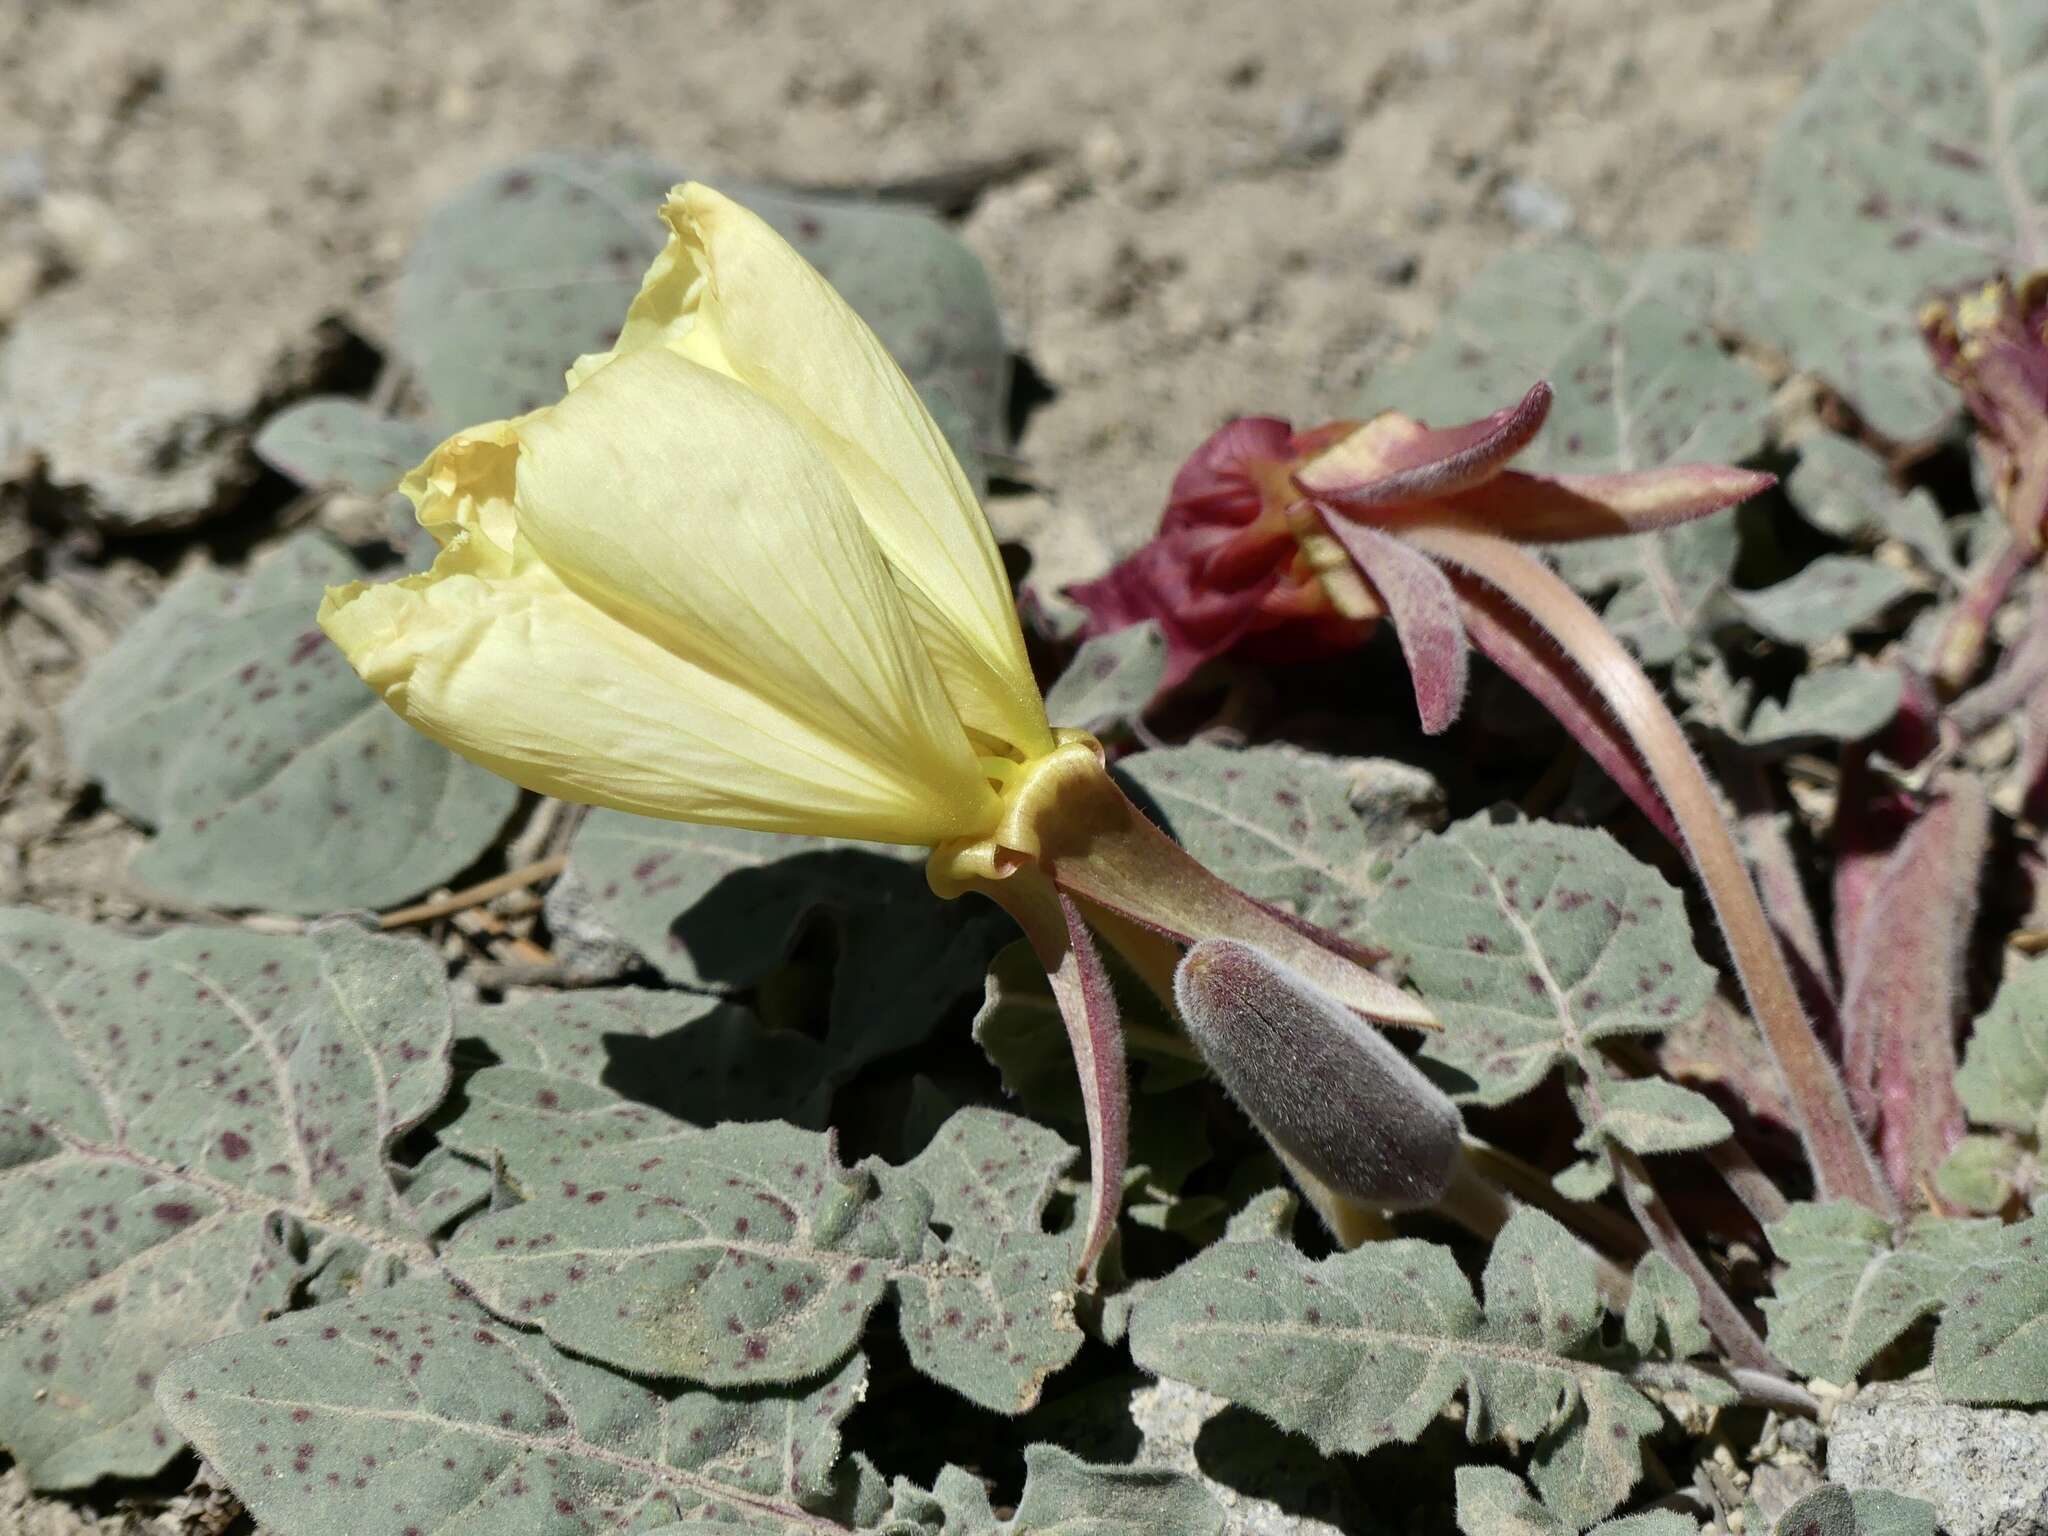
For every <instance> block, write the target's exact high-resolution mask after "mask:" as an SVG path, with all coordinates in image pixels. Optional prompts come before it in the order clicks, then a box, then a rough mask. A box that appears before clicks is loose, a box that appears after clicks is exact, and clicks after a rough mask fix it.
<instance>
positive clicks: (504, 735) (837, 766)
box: [320, 532, 993, 845]
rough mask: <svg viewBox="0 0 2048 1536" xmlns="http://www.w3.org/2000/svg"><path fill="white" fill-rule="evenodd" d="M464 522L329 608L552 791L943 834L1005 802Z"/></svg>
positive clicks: (728, 820)
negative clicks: (711, 666) (417, 561)
mask: <svg viewBox="0 0 2048 1536" xmlns="http://www.w3.org/2000/svg"><path fill="white" fill-rule="evenodd" d="M481 544H482V541H481V540H479V538H478V537H477V536H476V535H475V534H472V533H467V532H463V533H458V534H456V535H454V536H453V538H452V540H451V542H450V544H449V545H448V547H447V548H446V549H444V550H443V552H442V554H441V557H440V559H439V560H437V561H436V562H435V565H434V569H433V570H432V571H431V572H428V573H427V574H425V575H421V576H412V577H408V578H406V579H404V580H402V581H397V582H391V583H386V584H384V585H371V584H368V583H362V582H358V583H356V584H354V585H352V586H348V587H338V588H335V589H334V590H333V591H332V592H330V593H329V594H328V598H327V601H326V602H325V603H323V604H322V605H321V609H320V624H321V627H322V628H323V629H325V630H326V631H327V633H328V634H329V635H330V636H332V637H333V639H334V640H335V642H336V643H337V644H338V645H340V647H341V648H342V650H343V651H344V652H345V653H346V654H347V655H348V658H349V660H350V661H351V662H352V663H353V664H354V666H355V668H356V670H357V671H358V672H359V673H361V674H362V676H363V679H364V681H365V682H367V683H369V685H370V686H371V687H372V688H374V689H376V690H377V692H378V693H379V694H380V695H381V696H382V697H383V699H384V701H385V702H386V703H387V704H389V705H390V706H391V708H393V709H394V710H396V711H397V712H398V713H399V714H400V715H401V716H402V717H404V718H405V719H406V720H407V721H408V722H410V723H411V724H412V725H413V726H415V727H416V728H417V729H419V730H420V731H422V732H423V733H424V734H426V735H428V736H430V737H432V738H433V739H434V740H436V741H439V742H441V743H443V744H444V745H446V746H448V747H450V748H451V749H453V750H454V751H456V752H458V753H460V754H461V755H462V756H464V757H466V758H468V759H470V760H471V761H472V762H476V763H480V764H482V765H483V766H484V767H486V768H488V769H490V770H492V771H493V772H495V773H499V774H502V775H503V776H504V777H506V778H508V779H511V780H512V781H513V782H515V783H518V784H521V785H524V786H525V787H526V788H528V789H533V790H538V791H540V792H541V793H543V794H551V795H558V796H560V797H562V798H563V799H567V800H575V801H579V802H583V803H586V804H592V805H603V806H609V807H612V808H613V809H616V810H622V811H631V812H634V813H636V814H639V815H643V816H660V817H668V818H671V819H675V820H682V821H698V822H712V823H716V824H719V825H723V826H735V827H751V828H755V829H758V830H761V831H769V832H798V833H809V834H813V835H818V836H837V837H852V838H864V839H872V840H876V841H884V842H902V843H914V844H927V845H928V844H933V843H937V842H939V841H941V840H943V839H945V838H946V837H949V836H953V835H957V834H958V832H959V830H960V829H966V828H973V827H978V826H982V825H985V824H986V823H987V822H988V821H989V820H990V819H991V818H992V814H993V813H992V808H991V805H990V803H989V802H991V801H992V800H993V796H992V795H991V793H990V791H989V790H988V788H987V785H986V784H985V783H984V782H982V781H980V780H977V779H969V780H967V781H965V782H960V781H957V780H956V781H954V782H951V783H948V784H933V783H931V782H929V781H928V780H927V779H926V778H925V777H923V775H922V774H921V772H920V771H919V770H918V767H917V766H916V765H914V764H912V763H910V762H906V761H902V760H893V761H892V760H891V759H889V758H887V757H884V756H881V755H878V754H877V753H875V752H873V751H870V750H856V749H853V748H850V747H849V746H848V745H847V744H846V743H845V742H844V741H841V740H837V739H834V738H833V737H832V736H831V735H830V734H828V733H826V732H823V731H821V730H819V729H818V727H817V724H816V722H815V721H813V720H811V719H809V718H806V717H804V716H801V715H795V714H791V713H790V712H788V711H785V710H780V709H778V708H776V707H775V706H773V705H771V704H770V703H768V702H766V701H764V700H763V699H761V698H759V697H758V696H756V695H754V694H753V693H751V692H749V690H748V689H747V688H746V687H745V686H743V685H741V684H737V683H734V682H731V681H728V680H726V679H723V678H720V677H717V676H715V675H713V674H712V673H710V672H707V671H706V670H704V669H703V668H702V667H699V666H696V665H693V664H692V663H690V662H688V661H685V660H684V659H682V658H681V657H678V656H676V655H675V654H674V653H672V652H671V651H669V650H667V649H666V648H665V647H663V646H662V645H660V644H658V643H656V642H655V641H654V640H652V639H650V638H648V637H647V636H645V635H642V634H640V633H637V632H636V631H634V630H632V629H630V628H628V627H627V626H625V625H623V624H620V623H618V622H617V621H616V620H614V619H612V618H611V617H609V616H608V615H606V614H605V613H604V612H602V611H601V610H599V609H598V608H596V607H594V606H592V605H591V604H590V603H588V602H586V601H584V600H583V599H582V598H581V597H579V596H577V595H576V594H575V593H574V592H572V591H570V590H569V589H568V588H567V587H566V586H564V585H563V584H562V583H561V582H560V581H559V580H558V579H556V577H555V576H554V575H553V573H552V572H550V571H549V570H548V569H547V568H546V567H545V566H544V565H541V564H539V563H538V562H530V563H528V564H527V565H526V567H525V569H524V570H523V571H522V572H521V574H519V575H518V576H516V577H507V576H503V575H494V574H491V572H492V570H493V569H494V568H496V567H497V566H498V565H500V563H501V562H500V560H499V558H498V555H497V554H496V553H495V552H494V551H491V550H490V549H488V548H484V547H480V546H481Z"/></svg>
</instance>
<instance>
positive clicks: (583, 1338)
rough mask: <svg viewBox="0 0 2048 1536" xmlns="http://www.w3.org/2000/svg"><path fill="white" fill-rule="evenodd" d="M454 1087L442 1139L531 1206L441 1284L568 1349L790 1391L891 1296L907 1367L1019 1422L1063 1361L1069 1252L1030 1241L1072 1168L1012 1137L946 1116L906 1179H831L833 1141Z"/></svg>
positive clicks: (560, 1085)
mask: <svg viewBox="0 0 2048 1536" xmlns="http://www.w3.org/2000/svg"><path fill="white" fill-rule="evenodd" d="M466 1088H467V1093H468V1099H469V1103H468V1106H467V1107H466V1109H465V1111H464V1113H463V1114H462V1115H461V1116H460V1117H459V1118H457V1119H456V1120H455V1121H454V1122H453V1123H452V1124H450V1125H449V1126H447V1127H446V1128H445V1130H444V1139H445V1140H446V1142H447V1143H448V1144H449V1145H450V1146H453V1147H455V1148H457V1149H459V1150H461V1151H463V1152H465V1153H467V1154H469V1155H471V1156H474V1157H483V1156H486V1155H490V1154H496V1155H498V1156H501V1157H502V1158H503V1159H504V1162H505V1164H506V1166H507V1170H508V1175H509V1177H510V1179H511V1180H512V1182H513V1184H514V1185H515V1187H516V1188H518V1189H519V1190H520V1192H521V1193H523V1194H524V1195H525V1196H526V1200H525V1203H524V1204H521V1205H519V1206H516V1207H514V1208H512V1209H510V1210H506V1211H501V1212H498V1213H495V1214H493V1215H488V1216H484V1217H480V1218H478V1219H476V1220H473V1221H471V1222H470V1223H469V1224H468V1225H466V1226H464V1227H463V1228H462V1229H461V1230H460V1231H459V1232H457V1233H456V1235H455V1237H454V1239H453V1240H452V1241H451V1243H450V1244H449V1248H448V1251H447V1255H446V1258H447V1263H448V1266H449V1268H450V1270H451V1272H452V1273H454V1274H455V1275H457V1276H458V1277H460V1278H461V1279H462V1280H463V1281H464V1282H465V1283H466V1284H468V1285H470V1286H472V1287H473V1288H474V1289H475V1291H476V1293H477V1295H478V1296H479V1297H480V1298H481V1299H482V1300H483V1302H484V1304H485V1305H487V1306H488V1307H490V1308H491V1310H492V1311H494V1312H496V1313H498V1314H499V1315H500V1316H502V1317H505V1318H506V1319H508V1320H510V1321H513V1322H516V1323H519V1324H521V1325H523V1326H529V1327H539V1328H540V1329H542V1330H543V1331H544V1332H545V1333H546V1334H547V1335H548V1337H549V1338H551V1339H553V1340H554V1341H555V1342H556V1343H558V1344H560V1345H561V1346H562V1347H563V1348H566V1349H572V1350H574V1351H576V1352H577V1353H578V1354H581V1355H587V1356H589V1357H591V1358H593V1359H596V1360H600V1361H604V1362H607V1363H609V1364H612V1365H616V1366H618V1367H620V1368H622V1369H627V1370H634V1371H650V1372H654V1373H657V1374H661V1375H672V1376H680V1377H685V1378H687V1379H689V1380H693V1381H703V1382H707V1383H710V1384H712V1385H714V1386H722V1387H734V1386H751V1385H754V1384H758V1383H761V1382H787V1381H795V1380H801V1379H803V1378H806V1377H809V1376H813V1375H815V1374H817V1373H818V1372H820V1371H823V1370H826V1369H829V1368H830V1367H832V1366H833V1365H834V1364H835V1363H836V1362H838V1361H839V1360H840V1359H842V1358H843V1357H844V1356H845V1355H846V1353H847V1352H848V1351H849V1350H850V1349H852V1347H853V1345H854V1343H855V1342H856V1341H857V1340H858V1338H859V1337H860V1333H861V1330H862V1328H863V1327H864V1326H865V1324H866V1322H867V1318H868V1315H869V1313H870V1312H871V1311H872V1310H873V1309H874V1306H875V1304H876V1303H877V1302H878V1301H880V1300H881V1298H882V1296H883V1294H884V1292H885V1290H886V1289H887V1288H888V1287H889V1286H890V1284H891V1283H892V1282H893V1284H894V1285H895V1287H896V1295H897V1301H898V1307H899V1312H900V1315H901V1323H902V1327H903V1330H904V1335H905V1340H906V1343H907V1344H908V1346H909V1348H910V1351H911V1357H912V1359H913V1361H914V1362H915V1363H916V1364H917V1365H918V1366H919V1368H920V1369H922V1370H924V1371H926V1372H927V1373H928V1374H930V1375H931V1376H932V1377H933V1378H934V1379H935V1380H938V1381H940V1382H941V1383H943V1384H944V1385H946V1386H948V1387H951V1388H953V1389H954V1390H956V1391H959V1392H961V1393H962V1394H964V1395H966V1396H968V1397H970V1398H972V1399H973V1400H974V1401H976V1402H978V1403H981V1404H982V1405H983V1406H985V1407H990V1408H994V1409H996V1410H997V1411H1000V1412H1006V1413H1017V1412H1022V1411H1023V1410H1024V1409H1026V1408H1028V1407H1030V1406H1031V1404H1032V1403H1033V1402H1035V1401H1036V1400H1037V1396H1038V1390H1039V1387H1040V1386H1041V1384H1042V1383H1043V1381H1044V1380H1045V1378H1046V1377H1047V1376H1049V1375H1050V1374H1051V1373H1052V1372H1053V1371H1055V1370H1057V1369H1058V1368H1059V1367H1060V1366H1062V1365H1064V1364H1065V1363H1066V1362H1067V1361H1068V1360H1070V1359H1072V1358H1073V1354H1074V1352H1075V1350H1077V1349H1078V1348H1079V1347H1080V1343H1081V1334H1080V1331H1079V1329H1078V1328H1077V1327H1076V1326H1075V1324H1074V1321H1073V1295H1074V1263H1075V1252H1074V1235H1073V1234H1072V1233H1065V1234H1047V1233H1045V1232H1044V1231H1043V1230H1042V1228H1041V1226H1040V1217H1041V1216H1042V1215H1043V1213H1044V1209H1045V1203H1046V1201H1047V1200H1048V1199H1049V1198H1050V1195H1051V1193H1052V1190H1053V1188H1054V1184H1055V1181H1056V1179H1057V1176H1058V1174H1059V1173H1060V1171H1061V1169H1063V1168H1064V1167H1065V1165H1066V1164H1067V1163H1068V1162H1070V1161H1071V1160H1072V1157H1073V1149H1072V1148H1071V1147H1069V1146H1068V1145H1067V1144H1066V1143H1065V1142H1064V1141H1062V1140H1060V1138H1059V1137H1057V1136H1055V1135H1054V1134H1053V1133H1052V1132H1050V1131H1047V1130H1045V1129H1044V1128H1042V1127H1039V1126H1035V1125H1033V1124H1032V1123H1031V1122H1029V1121H1026V1120H1020V1119H1018V1118H1016V1117H1014V1116H1010V1115H1003V1114H998V1113H995V1112H993V1111H988V1110H973V1109H970V1110H962V1111H960V1112H958V1113H957V1114H956V1115H954V1116H953V1117H952V1119H950V1120H949V1121H948V1122H947V1124H946V1125H945V1126H944V1127H942V1128H941V1129H940V1131H939V1134H938V1136H937V1137H936V1138H935V1140H934V1142H933V1143H932V1145H931V1147H929V1148H927V1149H926V1152H925V1153H924V1154H922V1155H921V1156H920V1157H919V1158H918V1159H917V1160H916V1161H914V1162H913V1163H912V1164H910V1165H908V1166H907V1167H905V1168H902V1169H891V1168H888V1167H886V1166H869V1165H866V1164H863V1165H861V1166H860V1167H858V1168H846V1167H843V1166H841V1165H840V1163H839V1162H838V1159H837V1156H836V1154H835V1152H834V1151H833V1142H832V1138H831V1136H830V1135H828V1134H820V1133H816V1132H810V1131H802V1130H798V1129H796V1128H795V1127H793V1126H789V1125H782V1124H775V1123H764V1124H729V1125H722V1126H718V1127H716V1128H714V1129H711V1130H697V1129H693V1128H691V1127H689V1126H685V1125H683V1124H681V1123H680V1122H678V1121H675V1120H673V1119H670V1118H669V1117H667V1116H665V1115H662V1114H660V1113H659V1112H658V1111H656V1110H653V1109H650V1108H648V1107H647V1106H645V1105H643V1104H637V1103H633V1102H631V1101H628V1100H626V1099H623V1098H620V1097H619V1096H618V1095H616V1094H614V1093H612V1092H611V1091H610V1090H609V1089H606V1088H602V1087H598V1086H595V1085H586V1084H578V1083H575V1082H573V1081H571V1080H569V1079H566V1078H561V1077H554V1076H549V1075H546V1074H539V1073H533V1072H530V1071H527V1070H525V1069H521V1068H512V1067H491V1068H486V1069H485V1070H483V1071H481V1072H478V1073H476V1074H475V1075H474V1076H473V1077H471V1078H470V1079H469V1081H468V1083H467V1085H466ZM934 1221H937V1222H939V1223H941V1224H942V1225H944V1226H946V1227H948V1228H949V1229H950V1231H949V1233H948V1235H947V1237H945V1238H944V1239H941V1238H940V1237H939V1236H938V1234H937V1233H935V1232H933V1231H932V1230H931V1225H932V1223H933V1222H934Z"/></svg>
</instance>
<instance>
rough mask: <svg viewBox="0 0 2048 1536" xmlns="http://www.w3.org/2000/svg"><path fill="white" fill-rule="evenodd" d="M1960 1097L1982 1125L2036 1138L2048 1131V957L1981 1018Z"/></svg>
mask: <svg viewBox="0 0 2048 1536" xmlns="http://www.w3.org/2000/svg"><path fill="white" fill-rule="evenodd" d="M1956 1093H1957V1094H1958V1095H1959V1096H1960V1097H1961V1098H1962V1101H1963V1108H1965V1109H1967V1110H1968V1111H1969V1112H1970V1118H1971V1119H1972V1120H1974V1121H1976V1122H1977V1123H1978V1124H1979V1125H1996V1126H2000V1127H2002V1128H2004V1129H2006V1130H2009V1131H2019V1132H2021V1133H2022V1134H2026V1135H2034V1136H2039V1135H2040V1134H2041V1131H2042V1127H2043V1126H2044V1125H2048V957H2038V958H2036V959H2032V960H2029V961H2027V962H2026V963H2025V964H2023V965H2022V966H2021V967H2020V968H2019V969H2018V970H2016V971H2014V972H2013V974H2012V975H2011V976H2009V977H2007V978H2006V981H2005V983H2004V985H2002V986H2001V987H2000V988H1999V989H1998V996H1996V997H1995V998H1993V999H1992V1001H1991V1006H1990V1007H1989V1008H1987V1009H1986V1010H1985V1011H1984V1013H1983V1014H1982V1016H1980V1017H1979V1018H1978V1020H1977V1023H1976V1027H1975V1028H1974V1029H1973V1030H1972V1031H1971V1033H1970V1042H1969V1044H1968V1045H1967V1046H1965V1047H1964V1050H1963V1065H1962V1068H1961V1070H1960V1071H1958V1072H1957V1073H1956Z"/></svg>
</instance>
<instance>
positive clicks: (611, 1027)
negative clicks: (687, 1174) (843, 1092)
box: [456, 987, 835, 1130]
mask: <svg viewBox="0 0 2048 1536" xmlns="http://www.w3.org/2000/svg"><path fill="white" fill-rule="evenodd" d="M456 1033H457V1035H458V1036H459V1037H460V1040H459V1049H461V1050H462V1051H465V1052H467V1053H470V1054H483V1055H487V1056H488V1058H489V1059H490V1060H491V1061H492V1062H494V1063H496V1064H498V1065H501V1066H507V1067H524V1068H527V1069H529V1070H531V1071H534V1072H539V1073H545V1074H548V1075H551V1076H555V1077H564V1078H568V1079H570V1080H572V1081H574V1082H576V1083H579V1084H583V1085H587V1086H590V1087H598V1086H600V1085H601V1086H604V1087H607V1088H611V1089H614V1090H616V1091H617V1092H618V1093H620V1094H623V1095H624V1096H625V1097H627V1098H629V1099H632V1100H634V1101H636V1102H638V1103H640V1104H644V1105H648V1106H651V1107H653V1108H655V1109H659V1110H662V1111H664V1112H665V1113H667V1114H670V1115H673V1116H675V1117H676V1118H677V1119H679V1120H686V1121H688V1122H689V1123H690V1124H692V1125H716V1124H718V1123H720V1122H721V1121H726V1120H787V1121H788V1122H789V1123H790V1124H792V1125H801V1126H806V1127H809V1128H811V1129H813V1130H816V1129H819V1128H821V1127H822V1126H823V1125H824V1123H825V1109H826V1105H827V1104H828V1103H829V1102H830V1099H831V1081H830V1079H831V1075H832V1073H833V1070H834V1067H835V1063H834V1061H833V1059H832V1056H831V1053H830V1052H829V1051H827V1050H825V1049H824V1048H823V1047H822V1046H820V1045H819V1044H818V1042H817V1041H815V1040H813V1039H812V1038H811V1037H810V1036H809V1035H806V1034H802V1033H799V1032H798V1031H796V1030H793V1029H768V1028H766V1027H764V1026H763V1025H762V1023H761V1021H760V1019H759V1018H758V1017H756V1016H755V1014H754V1013H753V1011H752V1010H751V1009H749V1008H746V1007H743V1006H742V1005H740V1004H738V1003H734V1002H728V1001H725V1000H722V999H720V998H717V997H707V996H705V995H703V994H702V993H696V992H668V991H656V990H654V989H652V988H646V987H603V988H592V989H591V990H588V991H581V992H559V993H555V994H553V995H551V996H544V997H533V998H527V999H523V1000H521V1001H519V1002H513V1003H498V1004H494V1005H491V1006H488V1007H472V1008H468V1009H465V1010H463V1011H462V1013H461V1014H460V1015H459V1016H458V1018H457V1021H456Z"/></svg>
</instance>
